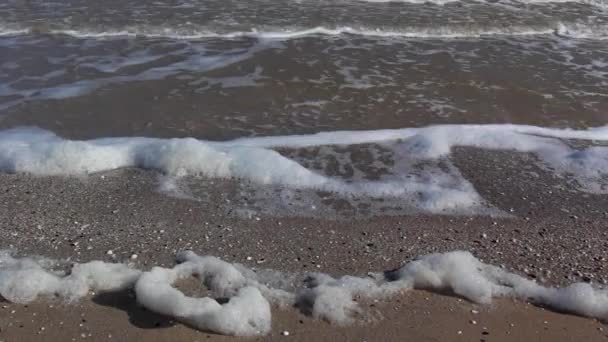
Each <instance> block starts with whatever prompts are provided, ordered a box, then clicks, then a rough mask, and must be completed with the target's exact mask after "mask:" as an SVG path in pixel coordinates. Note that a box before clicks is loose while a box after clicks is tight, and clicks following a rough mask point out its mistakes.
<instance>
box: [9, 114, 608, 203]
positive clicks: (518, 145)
mask: <svg viewBox="0 0 608 342" xmlns="http://www.w3.org/2000/svg"><path fill="white" fill-rule="evenodd" d="M561 139H579V140H591V141H608V126H605V127H598V128H592V129H587V130H571V129H551V128H542V127H535V126H520V125H442V126H429V127H424V128H406V129H397V130H378V131H360V132H356V131H354V132H347V131H342V132H324V133H318V134H313V135H303V136H278V137H259V138H242V139H237V140H233V141H226V142H210V141H204V140H196V139H192V138H185V139H156V138H102V139H94V140H88V141H72V140H66V139H63V138H61V137H58V136H56V135H55V134H53V133H51V132H48V131H44V130H40V129H19V128H17V129H10V130H7V131H3V132H0V170H2V171H5V172H27V173H31V174H35V175H41V176H44V175H79V174H80V175H82V174H89V173H95V172H102V171H109V170H115V169H119V168H127V167H138V168H144V169H155V170H159V171H161V172H163V173H164V174H166V175H167V176H170V177H184V176H191V175H200V176H205V177H209V178H239V179H242V180H245V181H249V182H253V183H257V184H261V185H279V186H285V187H288V188H294V189H314V190H324V191H330V192H335V193H340V194H344V195H349V196H372V197H380V198H382V197H390V198H409V199H412V201H414V203H415V206H416V207H418V208H419V209H421V210H426V211H430V212H442V211H445V210H451V209H465V208H474V207H476V206H479V205H481V204H483V199H482V198H481V197H480V196H479V195H478V193H477V192H476V191H475V189H474V188H473V186H472V185H471V183H469V182H468V181H467V180H465V179H464V178H462V176H460V175H459V174H458V173H453V174H450V175H448V177H447V178H446V176H445V173H443V175H444V176H442V174H441V173H438V174H437V173H435V174H433V173H429V174H427V175H426V176H423V177H405V176H406V175H401V176H402V177H401V178H398V179H396V180H395V179H394V180H387V181H382V180H379V181H367V180H355V181H353V182H345V181H343V180H340V179H338V178H333V177H329V176H326V175H324V174H320V173H318V172H315V171H312V170H310V169H307V168H305V167H304V166H302V165H301V164H299V163H298V162H296V161H295V160H292V159H290V158H287V157H285V156H283V155H281V154H279V153H278V152H276V151H274V150H273V149H272V148H277V147H286V148H301V147H308V146H319V145H353V144H369V143H387V142H392V143H393V144H395V143H396V144H397V145H396V146H398V148H399V149H400V150H402V151H403V153H404V154H405V155H407V156H409V157H411V158H413V159H415V160H420V161H422V160H439V159H445V158H447V157H449V155H450V153H451V150H452V148H453V147H456V146H461V147H475V148H481V149H487V150H510V151H515V152H523V153H534V154H536V155H537V156H538V157H539V159H540V160H541V161H542V163H543V165H545V166H547V169H549V170H553V172H556V173H557V174H571V175H573V176H574V177H575V178H576V180H577V181H578V182H579V185H580V188H581V190H583V191H589V192H599V193H604V192H606V190H605V186H604V183H603V182H604V181H605V179H606V177H607V173H606V170H608V147H605V146H603V147H602V146H592V147H589V148H586V149H580V150H576V149H573V148H571V147H569V146H568V145H567V144H565V143H563V142H562V141H561ZM269 166H271V167H269ZM454 180H456V181H454Z"/></svg>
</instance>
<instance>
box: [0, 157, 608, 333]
mask: <svg viewBox="0 0 608 342" xmlns="http://www.w3.org/2000/svg"><path fill="white" fill-rule="evenodd" d="M526 158H531V157H530V156H526V155H517V156H516V155H513V154H510V153H507V152H500V153H497V152H482V151H477V150H472V149H467V150H459V151H457V152H456V153H455V154H454V159H455V163H456V164H458V166H459V168H460V169H461V170H462V173H463V174H464V175H465V177H467V179H469V180H471V182H473V185H474V186H475V188H476V189H477V190H478V191H479V193H480V194H481V195H482V196H483V197H484V198H486V199H488V201H489V202H490V203H492V204H493V205H495V206H496V207H497V208H499V209H501V210H503V212H505V213H506V214H507V215H508V216H507V217H487V216H485V217H484V216H479V217H477V216H473V217H467V216H442V215H433V216H429V215H422V214H421V215H411V216H375V217H369V218H363V219H348V218H342V219H337V220H327V219H322V218H288V217H268V216H261V217H257V216H254V217H252V218H243V217H239V216H235V215H234V214H233V213H232V212H231V210H230V204H226V203H225V198H223V197H221V196H220V194H223V193H230V191H231V186H232V183H233V182H231V181H214V187H215V188H213V189H210V191H211V192H212V194H211V196H210V197H209V198H207V200H205V201H194V200H190V199H180V198H175V197H169V196H167V195H165V194H161V193H159V192H158V190H157V187H158V182H157V181H158V177H159V175H158V174H157V173H156V172H153V171H145V170H133V169H124V170H117V171H113V172H107V173H103V174H95V175H91V176H88V177H84V178H64V177H44V178H40V177H34V176H27V175H20V174H17V175H15V174H2V175H0V235H1V236H3V239H2V245H1V246H0V247H1V248H3V249H6V248H10V249H13V250H15V251H16V252H17V253H18V254H20V255H42V256H47V257H53V258H60V259H64V258H68V259H69V260H72V261H79V262H82V261H89V260H93V259H99V260H105V261H129V258H130V256H131V255H132V254H137V255H138V258H137V259H136V260H135V264H136V266H137V267H139V268H142V269H146V268H149V267H151V266H153V265H161V266H167V267H170V266H172V265H174V257H175V253H176V252H177V251H179V250H183V249H192V250H194V251H195V252H197V253H198V254H207V255H214V256H217V257H220V258H223V259H225V260H227V261H230V262H239V263H242V264H244V265H246V266H248V267H251V268H269V269H276V270H280V271H287V272H306V271H321V272H326V273H329V274H331V275H336V276H337V275H343V274H352V275H364V274H366V273H367V272H370V271H383V270H390V269H394V268H397V267H399V266H400V265H402V264H403V263H405V262H407V261H410V260H412V259H413V258H415V257H416V256H418V255H424V254H428V253H433V252H447V251H452V250H468V251H470V252H472V253H473V254H474V255H475V256H476V257H478V258H480V259H481V260H483V261H484V262H486V263H491V264H494V265H499V266H502V267H504V268H505V269H507V270H510V271H513V272H516V273H518V274H521V275H524V276H527V277H529V278H534V279H537V280H538V281H539V282H540V283H542V284H545V285H567V284H570V283H572V282H575V281H587V282H593V283H596V284H605V283H606V282H607V280H608V271H607V270H606V269H605V267H604V265H605V260H606V259H605V258H606V257H605V250H606V247H607V245H606V244H607V243H606V241H608V240H607V239H606V236H607V235H608V230H606V227H607V226H608V225H607V223H608V212H607V211H606V209H605V208H607V203H606V201H607V200H606V198H605V197H602V196H592V195H589V194H582V193H580V192H577V191H574V190H573V188H572V187H570V186H569V185H568V183H567V182H566V181H564V180H563V179H555V178H552V177H551V176H550V175H549V174H546V173H543V171H542V170H537V169H535V168H532V167H529V166H526V165H529V163H526ZM201 181H203V180H201ZM213 194H216V195H213ZM214 196H216V197H214ZM109 250H112V255H108V254H107V251H109ZM121 298H122V299H121ZM371 304H373V307H371V308H369V310H366V311H365V312H367V314H368V316H369V317H366V318H365V319H363V320H362V321H361V322H359V323H357V324H356V325H354V326H350V327H336V326H332V325H329V324H327V323H324V322H318V321H314V320H313V319H311V318H307V317H305V316H304V315H303V314H301V313H299V312H298V311H297V310H296V309H295V308H294V309H282V310H278V309H275V310H274V311H275V312H274V313H273V332H272V335H270V336H269V337H264V338H261V339H262V340H266V339H270V340H272V339H282V338H285V336H283V335H281V332H282V331H289V332H290V338H292V339H296V340H330V339H331V340H353V339H355V340H361V341H363V340H367V341H373V340H404V339H407V340H410V339H411V340H416V341H433V340H438V341H445V340H455V341H456V340H461V339H462V340H463V341H464V340H466V341H470V340H485V341H494V340H515V339H516V338H515V337H517V339H519V340H539V341H557V340H589V341H590V340H603V339H605V336H604V332H603V329H604V328H603V324H601V323H598V322H597V321H595V320H593V319H586V318H580V317H575V316H572V315H566V314H558V313H554V312H548V311H545V310H543V309H540V308H536V307H532V306H531V305H528V304H525V303H514V302H512V301H509V300H498V301H495V302H494V304H492V305H489V306H479V305H475V304H472V303H469V302H467V301H464V300H461V299H458V298H454V297H449V296H445V295H440V294H431V293H427V292H423V291H411V292H408V293H405V294H403V295H402V296H397V297H396V298H393V299H391V300H390V301H387V302H386V303H371ZM3 305H4V306H5V308H4V309H2V311H0V328H1V329H2V330H1V331H0V340H2V341H28V340H31V341H38V340H54V339H55V340H67V339H69V338H75V339H81V338H82V337H81V334H85V338H87V339H88V338H93V339H95V340H97V339H99V340H101V339H104V340H105V339H107V338H108V337H107V336H108V335H110V334H111V335H112V336H113V339H114V340H152V341H153V340H155V339H156V340H166V339H167V338H171V339H172V340H205V339H207V336H212V338H214V339H218V338H220V337H218V336H215V335H208V334H205V333H200V332H196V331H194V330H192V329H190V328H188V327H184V326H183V325H181V324H179V323H172V322H170V321H168V320H167V319H166V318H163V317H160V316H158V315H154V314H151V313H142V309H140V308H139V307H137V305H136V304H135V302H134V300H133V297H132V295H129V293H122V294H120V295H118V297H115V295H102V296H100V297H98V298H97V299H95V298H93V300H92V301H91V300H83V301H82V302H79V303H77V304H73V305H66V304H61V303H52V305H53V307H52V308H50V307H49V303H48V302H36V303H34V304H31V305H27V306H23V305H15V304H8V303H3ZM13 310H14V311H15V313H11V312H12V311H13ZM471 310H478V311H480V313H479V314H477V315H474V314H472V313H471ZM34 314H35V316H34ZM82 315H84V316H82ZM473 315H474V316H473ZM81 316H82V317H85V318H84V319H85V320H86V322H82V319H83V318H82V317H81ZM379 318H382V319H379ZM369 319H372V320H373V322H367V323H366V322H365V321H366V320H369ZM32 320H34V322H32ZM470 320H475V321H477V324H472V323H471V322H470ZM300 321H302V322H303V323H300ZM545 321H547V323H546V324H545V323H544V322H545ZM60 322H63V324H60ZM158 322H160V324H161V326H160V327H157V326H156V324H157V323H158ZM511 323H513V324H514V325H515V326H511V325H510V324H511ZM80 324H82V326H80ZM20 325H23V328H19V327H20ZM165 325H170V326H171V327H169V328H167V327H165ZM43 326H44V328H45V329H44V331H41V330H40V328H41V327H43ZM483 327H486V328H488V329H487V331H488V334H489V335H483ZM458 331H462V335H459V334H458ZM88 334H91V336H89V335H88ZM490 334H491V335H490ZM44 336H46V337H44Z"/></svg>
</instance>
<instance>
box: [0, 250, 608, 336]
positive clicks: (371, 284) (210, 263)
mask: <svg viewBox="0 0 608 342" xmlns="http://www.w3.org/2000/svg"><path fill="white" fill-rule="evenodd" d="M178 261H179V262H180V264H178V265H176V266H175V267H173V268H164V267H153V268H152V269H151V270H149V271H138V270H136V269H134V268H132V267H129V266H127V265H125V264H118V263H105V262H101V261H92V262H89V263H85V264H75V265H74V266H73V267H72V270H71V272H70V273H68V274H58V273H56V272H54V271H52V268H51V267H50V266H49V265H50V264H52V263H51V261H49V260H47V259H42V260H41V259H31V258H21V259H16V258H13V257H12V256H10V254H8V253H7V252H2V253H0V295H1V296H2V297H3V298H5V299H7V300H9V301H12V302H17V303H29V302H32V301H35V300H36V299H37V298H38V297H39V296H58V297H59V298H64V299H69V300H71V301H73V300H76V299H80V298H83V297H85V296H87V295H88V294H89V291H106V292H112V291H118V290H121V289H124V288H129V287H133V288H134V291H135V296H136V299H137V301H138V302H139V303H140V304H141V305H143V306H144V307H146V308H147V309H149V310H151V311H154V312H157V313H160V314H164V315H168V316H172V317H174V318H175V319H177V320H179V321H182V322H185V323H187V324H189V325H190V326H193V327H195V328H197V329H202V330H206V331H213V332H217V333H221V334H228V335H244V336H252V335H264V334H266V333H268V332H269V331H270V329H271V320H272V317H271V316H272V315H271V305H276V306H286V305H290V306H293V305H296V306H297V307H299V308H300V309H302V310H303V311H304V312H306V313H309V314H311V315H312V316H313V317H316V318H319V319H324V320H327V321H330V322H332V323H336V324H349V323H352V322H353V321H354V320H355V314H360V313H364V309H363V308H361V307H360V306H359V304H358V303H357V302H356V301H355V300H354V297H355V296H356V297H358V301H361V300H362V299H368V300H374V299H381V300H390V299H391V298H392V297H394V296H395V295H397V294H398V293H400V292H403V291H407V290H411V289H426V290H431V291H440V292H442V293H445V292H446V291H448V292H452V293H454V294H456V295H458V296H461V297H464V298H466V299H468V300H470V301H472V302H476V303H481V304H488V303H490V302H491V301H492V299H493V298H499V297H510V298H515V299H520V300H524V301H530V302H532V303H534V304H537V305H541V306H544V307H550V308H554V309H557V310H560V311H565V312H571V313H574V314H578V315H582V316H588V317H594V318H599V319H607V318H608V291H606V290H605V289H601V288H597V287H594V286H592V285H590V284H588V283H575V284H572V285H570V286H567V287H563V288H554V287H545V286H542V285H540V284H538V283H536V282H535V281H532V280H529V279H527V278H524V277H522V276H519V275H517V274H514V273H510V272H507V271H505V270H503V269H502V268H499V267H496V266H493V265H489V264H485V263H483V262H481V261H480V260H478V259H477V258H475V257H474V256H473V255H472V254H471V253H469V252H465V251H454V252H448V253H436V254H429V255H425V256H421V257H419V258H417V259H415V260H413V261H410V262H408V263H406V264H405V265H403V266H402V267H400V268H398V269H397V270H394V271H390V272H383V273H370V274H368V276H367V277H357V276H342V277H340V278H333V277H332V276H330V275H327V274H322V273H310V274H308V277H307V278H305V281H304V282H303V283H301V284H294V285H293V286H295V290H294V289H286V288H281V287H271V286H267V285H264V284H263V283H262V282H260V281H259V279H258V278H257V275H256V273H255V272H253V271H251V270H249V269H247V268H246V267H244V266H242V265H237V264H230V263H227V262H225V261H222V260H220V259H217V258H215V257H211V256H204V257H201V256H198V255H196V254H194V253H193V252H189V251H188V252H184V253H181V254H180V255H178ZM266 273H268V274H272V277H274V278H276V279H275V280H276V281H275V282H274V283H276V284H280V283H281V280H282V278H289V277H290V276H289V275H286V274H283V273H281V272H276V271H275V272H272V273H270V272H266ZM192 276H194V277H196V278H198V279H199V280H200V281H201V285H202V286H205V287H207V288H208V289H209V290H210V291H211V292H210V293H211V295H210V296H208V297H202V298H194V297H189V296H186V295H185V294H184V293H182V292H181V291H179V290H178V289H176V288H174V287H173V286H172V284H173V283H174V282H175V281H176V280H178V279H183V278H187V277H192ZM290 286H292V285H290ZM215 298H227V300H228V301H227V302H226V303H224V304H220V303H219V302H218V301H216V300H215Z"/></svg>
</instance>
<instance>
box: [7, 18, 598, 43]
mask: <svg viewBox="0 0 608 342" xmlns="http://www.w3.org/2000/svg"><path fill="white" fill-rule="evenodd" d="M32 33H40V32H39V31H37V30H36V29H31V28H29V27H20V26H19V25H10V26H8V27H5V28H2V26H0V37H1V36H19V35H25V34H32ZM45 33H47V34H52V35H67V36H72V37H75V38H82V39H116V38H125V37H147V38H166V39H175V40H200V39H218V38H219V39H240V38H252V39H261V40H290V39H299V38H304V37H310V36H344V35H353V36H363V37H371V38H373V37H378V38H391V37H394V38H406V39H475V38H481V37H517V36H546V35H557V36H560V37H568V38H572V39H596V40H603V39H606V38H607V37H608V29H607V28H606V26H605V25H602V24H592V23H586V22H555V23H550V24H544V25H528V26H526V25H508V26H505V25H502V26H496V27H492V26H488V25H480V26H475V25H470V24H467V25H458V24H452V25H444V26H442V25H436V26H432V27H417V26H404V27H393V28H391V27H381V28H380V27H365V26H347V25H342V26H334V27H331V26H315V27H295V28H284V27H274V28H273V27H259V28H255V27H253V28H251V29H250V30H248V31H217V30H214V28H213V27H204V26H202V27H190V28H173V27H155V26H151V27H148V26H145V25H143V26H132V27H130V26H126V27H119V28H115V29H109V30H108V29H106V30H99V29H95V28H86V27H82V28H71V27H69V28H55V29H50V30H48V31H46V32H45Z"/></svg>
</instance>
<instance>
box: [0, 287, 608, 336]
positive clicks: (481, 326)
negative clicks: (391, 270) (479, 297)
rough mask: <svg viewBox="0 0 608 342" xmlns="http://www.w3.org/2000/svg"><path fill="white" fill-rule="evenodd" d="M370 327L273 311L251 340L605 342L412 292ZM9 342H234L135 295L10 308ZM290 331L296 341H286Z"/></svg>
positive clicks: (534, 319)
mask: <svg viewBox="0 0 608 342" xmlns="http://www.w3.org/2000/svg"><path fill="white" fill-rule="evenodd" d="M366 309H367V311H368V312H370V317H369V320H368V321H362V322H358V323H356V324H354V325H350V326H346V327H340V326H335V325H331V324H329V323H326V322H323V321H318V320H313V319H311V318H309V317H307V316H305V315H303V314H301V313H299V312H297V311H295V310H291V309H290V310H278V309H275V310H273V322H272V324H273V328H272V332H271V333H270V334H269V335H267V336H264V337H251V338H242V340H246V341H247V340H249V341H288V340H292V341H293V340H295V341H605V340H606V339H608V332H607V331H606V330H605V329H606V327H605V325H604V324H602V323H600V322H597V321H595V320H591V319H586V318H581V317H577V316H571V315H566V314H559V313H554V312H551V311H547V310H544V309H541V308H537V307H534V306H531V305H529V304H524V303H520V302H512V301H510V300H497V301H495V302H494V303H493V304H492V305H482V306H479V305H474V304H471V303H469V302H467V301H465V300H462V299H458V298H455V297H446V296H442V295H438V294H432V293H428V292H425V291H418V290H414V291H409V292H407V293H405V294H403V295H400V296H396V297H395V298H393V299H392V300H390V301H387V302H384V301H383V302H377V303H370V304H368V307H367V308H366ZM0 324H1V325H0V327H1V328H2V331H1V332H0V340H2V341H7V342H8V341H24V342H26V341H233V340H239V338H235V337H228V336H221V335H215V334H211V333H207V332H202V331H197V330H194V329H191V328H189V327H187V326H184V325H182V324H180V323H176V322H174V321H172V320H170V319H167V318H165V317H162V316H159V315H156V314H153V313H150V312H147V311H146V310H144V309H142V308H140V307H138V306H137V305H136V304H135V302H134V298H133V296H132V295H129V293H122V294H120V295H112V296H110V295H108V296H104V295H100V296H98V297H96V298H93V299H92V301H89V300H85V301H83V302H82V303H79V304H75V305H66V304H58V303H52V304H50V303H35V304H30V305H26V306H23V305H12V304H11V305H3V306H2V308H1V309H0ZM286 332H288V335H287V336H286V334H287V333H286Z"/></svg>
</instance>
